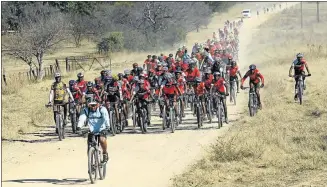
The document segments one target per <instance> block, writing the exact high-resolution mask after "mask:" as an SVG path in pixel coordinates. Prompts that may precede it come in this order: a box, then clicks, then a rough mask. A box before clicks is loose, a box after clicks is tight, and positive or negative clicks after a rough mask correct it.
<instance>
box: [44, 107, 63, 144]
mask: <svg viewBox="0 0 327 187" xmlns="http://www.w3.org/2000/svg"><path fill="white" fill-rule="evenodd" d="M54 105H55V107H54V108H53V112H55V116H56V129H58V137H59V141H62V139H65V126H64V120H63V112H62V110H61V108H62V107H61V106H65V105H66V103H63V104H54ZM45 106H46V107H47V108H48V107H51V106H53V105H52V104H46V105H45Z"/></svg>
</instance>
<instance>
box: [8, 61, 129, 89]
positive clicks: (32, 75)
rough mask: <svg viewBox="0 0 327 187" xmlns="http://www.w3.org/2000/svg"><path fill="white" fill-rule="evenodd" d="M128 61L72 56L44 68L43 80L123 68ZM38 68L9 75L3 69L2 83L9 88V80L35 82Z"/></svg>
mask: <svg viewBox="0 0 327 187" xmlns="http://www.w3.org/2000/svg"><path fill="white" fill-rule="evenodd" d="M126 63H127V61H122V62H113V61H112V59H111V58H110V57H91V56H70V57H66V58H64V59H55V60H54V63H53V64H50V65H47V66H46V67H44V68H43V75H44V76H43V78H44V79H47V78H53V77H54V74H55V73H56V72H60V73H63V72H66V73H68V72H73V71H78V70H83V71H84V72H85V71H89V70H91V69H92V68H93V69H94V68H96V67H98V66H96V65H100V67H101V68H103V69H110V70H111V69H112V68H121V67H123V66H124V65H125V64H126ZM38 73H39V71H38V69H37V67H34V68H31V69H30V71H25V72H18V73H10V72H9V73H7V72H6V70H5V68H2V82H3V85H5V86H7V85H8V84H7V82H8V80H14V81H16V80H17V81H20V80H27V81H34V80H37V79H38V77H39V74H38Z"/></svg>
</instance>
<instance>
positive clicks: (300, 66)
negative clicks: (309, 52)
mask: <svg viewBox="0 0 327 187" xmlns="http://www.w3.org/2000/svg"><path fill="white" fill-rule="evenodd" d="M303 57H304V56H303V54H302V53H298V54H297V55H296V59H295V60H294V61H293V62H292V65H291V67H290V70H289V72H288V74H289V76H290V77H292V69H294V75H295V76H296V77H295V93H296V92H297V89H296V88H297V80H298V79H299V77H298V76H297V75H301V74H305V71H304V67H305V69H306V70H307V71H308V76H311V73H310V70H309V66H308V64H307V62H306V60H305V59H304V58H303ZM304 80H305V77H303V89H304V90H305V89H306V84H305V82H304ZM294 99H297V93H296V94H295V96H294Z"/></svg>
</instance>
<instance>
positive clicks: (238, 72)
mask: <svg viewBox="0 0 327 187" xmlns="http://www.w3.org/2000/svg"><path fill="white" fill-rule="evenodd" d="M237 74H238V75H239V76H240V78H242V74H241V72H240V70H237Z"/></svg>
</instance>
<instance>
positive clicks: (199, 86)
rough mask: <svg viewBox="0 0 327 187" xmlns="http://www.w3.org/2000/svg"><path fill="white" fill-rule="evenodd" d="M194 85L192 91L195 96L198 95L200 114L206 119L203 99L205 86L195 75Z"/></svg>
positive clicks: (205, 91)
mask: <svg viewBox="0 0 327 187" xmlns="http://www.w3.org/2000/svg"><path fill="white" fill-rule="evenodd" d="M194 80H195V85H194V86H193V89H194V93H195V95H196V96H198V97H199V100H200V102H201V105H202V115H203V120H206V119H207V118H206V111H207V110H206V106H205V100H204V94H205V93H207V90H206V87H205V85H204V82H202V80H201V78H200V77H196V78H195V79H194ZM195 112H196V111H195V110H194V113H193V115H195V114H196V113H195Z"/></svg>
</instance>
